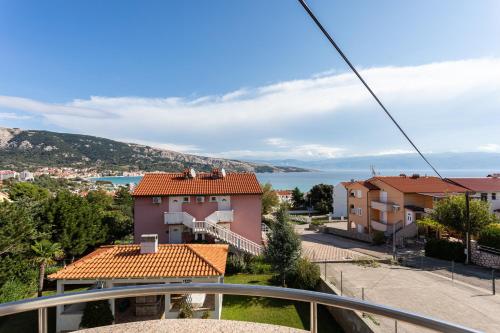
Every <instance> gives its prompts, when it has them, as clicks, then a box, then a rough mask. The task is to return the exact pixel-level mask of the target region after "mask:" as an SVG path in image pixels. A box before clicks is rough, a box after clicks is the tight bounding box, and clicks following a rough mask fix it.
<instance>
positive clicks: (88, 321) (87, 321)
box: [80, 300, 115, 328]
mask: <svg viewBox="0 0 500 333" xmlns="http://www.w3.org/2000/svg"><path fill="white" fill-rule="evenodd" d="M114 320H115V318H114V317H113V313H112V312H111V306H110V305H109V301H107V300H101V301H95V302H88V303H87V304H85V308H84V309H83V316H82V321H81V322H80V327H81V328H92V327H100V326H106V325H111V324H113V321H114Z"/></svg>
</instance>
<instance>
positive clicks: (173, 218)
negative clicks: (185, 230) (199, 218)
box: [164, 212, 194, 224]
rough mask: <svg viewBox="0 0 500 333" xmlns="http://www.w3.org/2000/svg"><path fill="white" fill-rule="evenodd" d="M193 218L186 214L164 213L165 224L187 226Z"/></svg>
mask: <svg viewBox="0 0 500 333" xmlns="http://www.w3.org/2000/svg"><path fill="white" fill-rule="evenodd" d="M193 220H194V217H193V216H192V215H190V214H188V213H186V212H165V215H164V221H165V224H187V223H189V222H192V221H193Z"/></svg>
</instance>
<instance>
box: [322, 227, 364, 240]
mask: <svg viewBox="0 0 500 333" xmlns="http://www.w3.org/2000/svg"><path fill="white" fill-rule="evenodd" d="M320 231H321V232H323V233H327V234H333V235H337V236H341V237H345V238H351V239H355V240H359V241H362V242H366V243H371V242H372V236H371V235H369V234H363V233H359V232H356V231H355V230H353V231H350V230H342V229H338V228H332V227H320Z"/></svg>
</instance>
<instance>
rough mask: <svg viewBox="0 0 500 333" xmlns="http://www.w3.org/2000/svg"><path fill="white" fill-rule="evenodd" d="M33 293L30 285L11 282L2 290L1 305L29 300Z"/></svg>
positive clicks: (16, 281) (0, 289)
mask: <svg viewBox="0 0 500 333" xmlns="http://www.w3.org/2000/svg"><path fill="white" fill-rule="evenodd" d="M32 292H33V289H32V288H30V286H29V285H27V284H24V283H22V282H21V281H19V280H9V281H7V282H5V283H4V284H3V286H2V288H0V303H6V302H13V301H18V300H20V299H23V298H27V297H28V296H30V294H31V293H32Z"/></svg>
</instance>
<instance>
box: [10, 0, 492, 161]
mask: <svg viewBox="0 0 500 333" xmlns="http://www.w3.org/2000/svg"><path fill="white" fill-rule="evenodd" d="M309 4H310V6H311V8H312V9H313V10H314V11H315V12H316V13H317V15H318V17H319V18H320V19H321V20H322V21H323V22H324V24H325V26H326V27H327V28H328V29H329V31H330V32H331V33H332V35H333V36H334V37H335V38H336V40H337V41H338V43H339V44H340V45H341V47H342V48H343V49H344V51H345V52H346V53H347V54H348V55H349V56H350V58H351V60H352V61H353V62H354V63H355V64H356V66H358V67H359V68H360V69H362V70H363V75H365V77H366V79H367V81H368V82H369V83H370V84H372V85H373V88H374V90H375V91H376V92H377V93H378V94H379V95H380V97H381V98H382V100H383V101H384V102H385V103H386V104H387V106H388V107H389V108H390V109H391V110H392V112H393V114H394V115H395V116H396V118H397V119H398V120H400V122H401V124H402V125H403V126H404V127H405V129H407V131H408V133H409V134H410V135H411V136H412V137H413V138H414V139H415V141H416V142H417V144H419V145H420V146H421V147H422V149H423V150H424V151H426V152H443V151H491V152H499V151H500V131H499V125H498V124H499V123H500V112H499V107H500V43H499V42H498V36H499V35H500V21H499V20H498V17H499V15H500V2H498V1H495V0H491V1H464V0H463V1H459V0H448V1H430V0H427V1H414V2H409V1H396V0H394V1H377V2H375V1H347V0H346V1H334V0H309ZM0 126H7V127H21V128H30V129H48V130H56V131H64V132H71V133H85V134H92V135H99V136H104V137H108V138H114V139H119V140H126V141H130V142H139V143H147V144H151V145H154V146H159V147H164V148H169V149H175V150H179V151H184V152H191V153H197V154H208V155H215V156H222V157H231V158H248V159H267V158H269V159H270V158H301V159H316V158H327V157H335V156H349V155H367V154H386V153H395V152H406V151H410V147H409V146H408V144H407V143H405V142H404V140H403V139H402V138H401V136H400V135H399V133H398V132H397V131H396V130H395V128H394V127H393V125H392V124H391V123H390V122H389V121H388V120H387V119H386V117H385V116H384V115H383V114H382V113H381V112H380V110H379V109H378V107H377V106H376V105H375V103H374V102H373V101H372V100H371V99H370V98H369V96H368V95H367V94H366V92H365V91H364V90H363V88H362V86H361V85H360V84H359V83H358V82H357V81H356V80H355V78H353V77H352V75H351V74H350V73H349V72H348V71H347V68H346V66H345V65H344V64H343V63H342V62H341V61H340V59H339V57H338V55H337V54H336V53H335V52H334V51H333V49H332V48H331V47H330V46H329V45H328V44H327V42H326V40H325V39H324V38H323V36H322V35H321V34H320V33H319V31H318V30H317V28H316V27H315V26H314V25H313V23H312V22H311V21H310V20H309V18H308V17H307V16H306V14H305V12H304V11H303V9H302V8H301V7H300V6H299V4H298V3H297V2H296V1H293V0H286V1H285V0H282V1H278V0H277V1H243V0H241V1H210V2H209V1H201V0H200V1H43V2H40V1H22V0H21V1H20V0H16V1H13V0H12V1H6V0H0Z"/></svg>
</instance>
